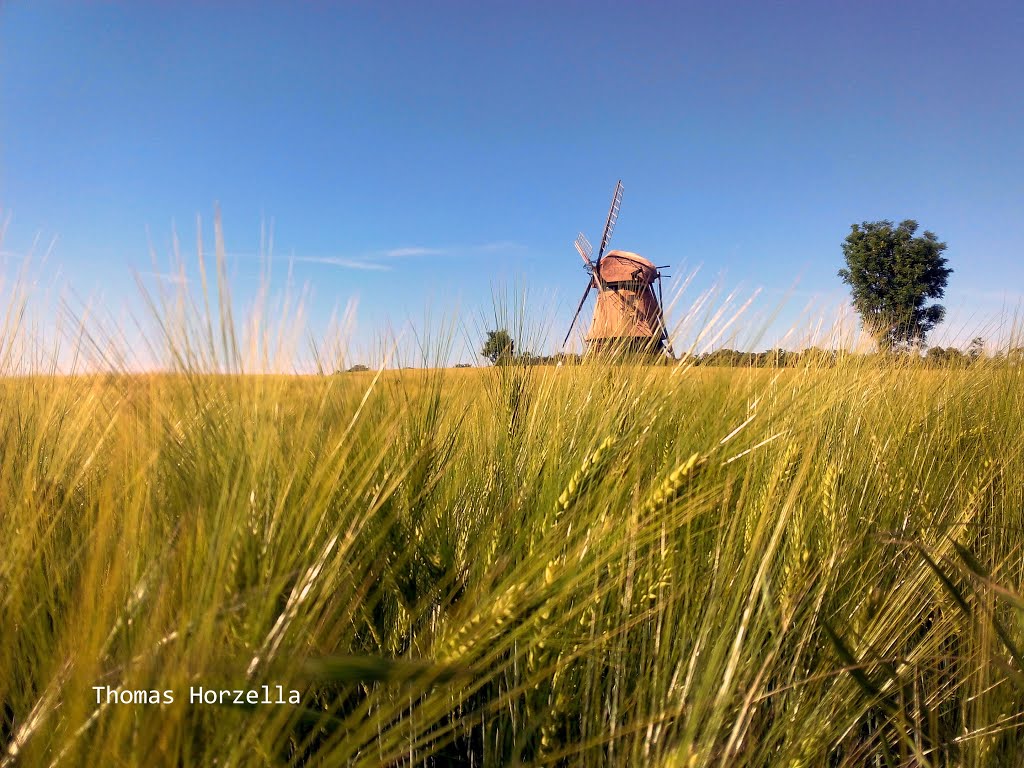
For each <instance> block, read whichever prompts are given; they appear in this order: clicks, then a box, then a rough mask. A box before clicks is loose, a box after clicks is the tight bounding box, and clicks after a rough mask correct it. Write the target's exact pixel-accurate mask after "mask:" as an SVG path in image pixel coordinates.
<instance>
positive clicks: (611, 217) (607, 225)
mask: <svg viewBox="0 0 1024 768" xmlns="http://www.w3.org/2000/svg"><path fill="white" fill-rule="evenodd" d="M621 205H622V180H621V179H620V180H619V181H618V183H617V184H616V185H615V194H614V195H612V205H611V207H610V208H609V209H608V218H607V219H606V220H605V222H604V233H603V234H602V235H601V247H600V248H599V249H598V251H597V265H600V264H601V258H602V257H603V256H604V249H605V248H607V247H608V243H609V242H610V241H611V239H612V230H614V229H615V221H616V220H617V219H618V218H619V207H620V206H621Z"/></svg>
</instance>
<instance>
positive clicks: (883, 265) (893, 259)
mask: <svg viewBox="0 0 1024 768" xmlns="http://www.w3.org/2000/svg"><path fill="white" fill-rule="evenodd" d="M850 230H851V231H850V234H849V235H847V237H846V240H845V241H844V242H843V256H845V257H846V269H840V270H839V277H841V278H842V279H843V282H844V283H846V284H848V285H849V286H850V288H851V292H852V294H853V306H854V308H855V309H856V310H857V312H858V313H859V314H860V317H861V320H862V322H863V323H864V327H865V328H866V329H867V330H868V332H869V333H871V335H872V336H874V337H875V340H876V341H877V342H878V346H879V348H881V349H882V350H883V351H889V350H892V349H896V348H899V347H905V346H911V345H915V344H924V341H925V339H926V338H927V336H928V333H929V332H930V331H931V330H932V328H934V327H935V326H936V325H937V324H938V323H940V322H942V318H943V317H945V315H946V310H945V308H944V307H943V306H942V305H940V304H930V305H929V304H927V301H928V299H941V298H942V296H943V294H944V293H945V290H946V282H947V280H948V279H949V276H950V274H952V272H953V270H952V269H950V268H949V267H947V266H946V259H945V258H944V257H943V256H942V252H943V251H944V250H946V244H945V243H940V242H939V240H938V238H937V237H936V236H935V234H934V233H932V232H928V231H926V232H925V233H924V235H923V236H921V237H914V233H915V232H916V231H917V222H916V221H913V220H911V219H908V220H906V221H903V222H900V224H899V226H897V227H894V226H893V223H892V222H891V221H873V222H868V221H865V222H864V223H862V224H854V225H853V226H852V227H851V228H850Z"/></svg>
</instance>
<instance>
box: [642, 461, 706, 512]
mask: <svg viewBox="0 0 1024 768" xmlns="http://www.w3.org/2000/svg"><path fill="white" fill-rule="evenodd" d="M706 463H707V458H704V457H702V456H701V455H700V454H699V453H695V454H693V455H692V456H690V458H688V459H687V460H686V461H685V462H683V463H682V464H680V465H679V466H678V467H676V468H675V469H674V470H673V471H672V473H671V474H670V475H669V476H668V477H666V478H665V479H664V480H663V481H662V483H661V485H659V486H658V489H657V490H656V491H655V492H654V493H653V494H652V495H651V497H650V498H649V499H648V500H647V502H646V503H645V504H644V507H643V511H644V514H648V513H650V512H654V511H655V510H657V509H659V508H661V507H663V506H665V505H666V504H668V503H669V502H670V501H672V499H674V498H675V497H676V496H678V495H679V492H680V491H682V489H683V487H684V486H685V485H686V484H687V483H689V481H690V480H691V479H692V478H693V477H695V476H696V475H697V473H698V472H699V471H700V470H701V468H702V467H703V466H704V465H705V464H706Z"/></svg>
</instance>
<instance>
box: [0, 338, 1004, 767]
mask: <svg viewBox="0 0 1024 768" xmlns="http://www.w3.org/2000/svg"><path fill="white" fill-rule="evenodd" d="M220 342H221V340H220V339H215V338H214V334H213V333H211V334H210V335H209V340H208V343H209V344H210V345H211V348H216V347H217V346H218V345H219V344H220ZM224 343H225V344H227V347H226V348H230V343H229V342H228V341H225V342H224ZM8 346H9V345H8ZM168 346H169V347H170V348H172V349H176V350H177V352H178V354H177V355H176V360H177V364H176V365H175V366H174V367H173V370H172V371H170V372H167V373H161V374H132V373H129V372H120V373H116V372H115V373H108V374H93V375H81V376H58V375H56V374H52V375H48V374H45V373H40V374H35V375H30V376H18V375H13V374H12V375H9V376H7V377H5V378H3V379H2V380H0V533H2V540H3V556H2V558H0V628H2V631H0V764H2V765H4V766H7V765H11V766H15V765H18V766H21V765H25V766H37V765H38V766H49V765H57V766H63V765H70V766H75V765H82V766H91V765H124V766H131V765H147V766H163V765H176V766H183V765H218V766H250V765H252V766H262V765H337V766H342V765H351V766H378V765H387V766H399V765H408V766H446V765H461V766H492V765H515V764H526V765H564V766H598V765H616V766H620V765H621V766H638V765H643V766H688V767H690V766H794V767H795V766H808V768H813V767H815V766H1018V765H1020V764H1021V763H1022V761H1024V655H1022V649H1024V613H1022V610H1024V597H1022V596H1021V585H1022V581H1024V550H1022V545H1024V515H1022V512H1024V460H1022V455H1021V447H1022V439H1021V438H1022V435H1024V431H1022V414H1024V388H1022V384H1024V368H1021V367H1018V366H1015V365H1012V364H1008V363H1001V364H997V363H995V362H993V361H985V360H982V361H979V362H977V363H975V364H974V365H972V366H971V367H969V368H966V369H963V370H948V371H946V370H938V371H937V370H927V369H925V368H924V367H922V366H918V365H914V364H911V363H909V362H907V361H905V360H904V361H902V362H891V363H879V362H878V361H877V360H876V361H873V362H870V363H868V362H865V360H864V359H863V358H858V357H855V356H851V357H849V358H844V359H840V360H839V362H838V363H837V364H835V365H830V366H818V367H815V366H808V367H797V368H789V369H744V368H735V369H725V368H702V367H686V366H677V367H673V366H638V365H625V364H615V363H612V362H608V361H601V360H594V361H588V362H584V363H583V364H580V365H569V366H562V367H559V368H555V367H550V366H532V367H531V366H522V365H516V364H510V365H505V366H498V367H494V368H487V369H469V370H444V369H418V370H384V371H370V372H367V373H352V374H335V375H320V376H282V375H254V374H253V375H244V374H240V373H217V372H215V370H214V366H213V365H212V364H211V365H207V364H205V363H204V360H207V361H208V360H209V359H211V358H203V357H202V355H199V354H192V353H187V350H186V351H183V350H185V348H184V347H183V346H181V345H177V346H176V344H175V343H174V342H173V341H171V340H170V336H169V337H168ZM192 352H193V353H194V352H195V350H194V349H193V350H192ZM213 356H215V355H213ZM264 686H266V687H264ZM221 691H226V692H227V693H226V695H225V694H222V693H220V692H221ZM236 691H238V692H239V693H237V694H236V693H235V692H236ZM251 692H255V694H252V693H251ZM239 697H240V700H239ZM293 697H294V698H293ZM254 699H255V700H254ZM268 699H269V700H268ZM296 699H298V703H295V700H296Z"/></svg>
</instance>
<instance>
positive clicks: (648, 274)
mask: <svg viewBox="0 0 1024 768" xmlns="http://www.w3.org/2000/svg"><path fill="white" fill-rule="evenodd" d="M621 204H622V182H621V181H620V182H619V183H618V184H616V185H615V194H614V195H613V196H612V205H611V208H609V209H608V218H607V219H606V220H605V223H604V232H603V233H602V234H601V246H600V248H598V251H597V258H596V259H594V258H592V255H593V252H594V249H593V246H591V245H590V243H589V242H588V241H587V238H586V237H585V236H584V235H583V233H582V232H581V233H580V234H579V236H578V237H577V238H576V250H577V251H579V254H580V257H581V258H582V259H583V264H584V267H585V269H586V270H587V274H588V277H587V288H586V290H585V291H583V298H582V299H580V303H579V306H578V307H576V314H575V315H573V318H572V323H571V324H570V325H569V332H568V333H566V334H565V341H563V342H562V346H563V347H564V346H565V344H566V343H567V342H568V341H569V336H571V335H572V329H573V328H574V327H575V325H576V320H577V318H579V316H580V312H581V311H582V310H583V305H584V304H585V303H586V301H587V296H589V295H590V291H591V289H593V288H596V289H597V305H596V306H595V307H594V319H593V321H591V323H590V330H589V331H588V333H587V336H586V341H587V347H588V349H589V350H590V351H592V352H600V351H611V350H614V351H621V352H638V353H645V354H664V353H667V354H669V355H671V354H672V347H671V344H670V343H669V339H668V333H667V331H666V329H665V313H664V309H663V306H662V292H661V270H662V269H665V268H666V267H656V266H654V264H653V263H651V262H650V261H648V260H647V259H645V258H644V257H643V256H640V255H639V254H636V253H632V252H630V251H608V252H607V253H605V248H607V247H608V241H609V240H611V238H612V230H613V229H614V228H615V221H616V219H617V218H618V216H619V206H620V205H621ZM655 284H657V293H655Z"/></svg>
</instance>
